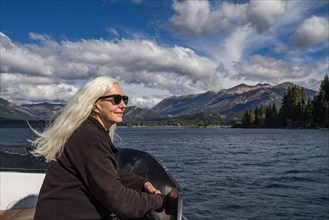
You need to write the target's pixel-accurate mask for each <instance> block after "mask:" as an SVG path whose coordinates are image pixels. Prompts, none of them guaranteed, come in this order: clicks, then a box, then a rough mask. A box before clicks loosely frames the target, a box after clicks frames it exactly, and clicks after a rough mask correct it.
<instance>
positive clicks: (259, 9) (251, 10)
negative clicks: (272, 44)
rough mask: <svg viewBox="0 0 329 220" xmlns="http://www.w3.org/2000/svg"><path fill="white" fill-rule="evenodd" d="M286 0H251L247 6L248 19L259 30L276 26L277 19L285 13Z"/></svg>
mask: <svg viewBox="0 0 329 220" xmlns="http://www.w3.org/2000/svg"><path fill="white" fill-rule="evenodd" d="M285 9H286V5H285V1H281V0H275V1H273V0H272V1H258V0H254V1H250V4H249V5H248V7H247V11H246V14H247V20H248V21H249V22H250V23H251V24H252V25H253V26H255V27H256V29H257V30H258V31H259V32H263V31H266V30H268V29H270V28H271V27H272V26H274V25H275V24H276V22H277V20H278V19H279V18H280V17H281V16H283V14H284V13H285V11H286V10H285Z"/></svg>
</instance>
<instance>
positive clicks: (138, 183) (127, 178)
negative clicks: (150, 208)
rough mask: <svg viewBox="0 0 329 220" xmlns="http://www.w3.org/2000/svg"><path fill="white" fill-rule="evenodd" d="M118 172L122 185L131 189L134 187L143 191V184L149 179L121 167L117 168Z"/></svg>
mask: <svg viewBox="0 0 329 220" xmlns="http://www.w3.org/2000/svg"><path fill="white" fill-rule="evenodd" d="M118 173H119V177H120V179H121V183H122V184H123V185H124V186H126V187H129V188H131V189H135V190H137V191H143V190H144V184H145V183H146V182H148V181H149V180H148V179H146V178H143V177H141V176H138V175H136V174H134V173H132V172H129V171H126V170H123V169H119V170H118Z"/></svg>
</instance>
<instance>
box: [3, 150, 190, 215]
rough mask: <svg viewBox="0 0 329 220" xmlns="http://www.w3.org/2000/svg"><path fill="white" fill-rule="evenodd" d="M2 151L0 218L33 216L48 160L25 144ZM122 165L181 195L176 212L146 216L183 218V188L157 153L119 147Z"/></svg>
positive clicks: (168, 190)
mask: <svg viewBox="0 0 329 220" xmlns="http://www.w3.org/2000/svg"><path fill="white" fill-rule="evenodd" d="M6 149H7V150H1V151H0V158H1V167H0V186H1V187H0V195H1V196H0V219H1V220H13V219H15V220H32V219H33V216H34V211H35V206H36V203H37V198H38V193H39V191H40V188H41V185H42V182H43V179H44V177H45V173H46V171H47V163H46V162H45V161H44V160H42V159H40V158H36V157H34V156H33V155H32V154H31V153H30V152H31V150H32V148H31V147H27V148H23V149H25V150H24V152H17V151H16V152H15V151H14V152H13V151H12V150H8V149H16V150H17V149H19V151H22V147H16V148H10V147H8V148H6ZM118 161H119V166H120V168H122V169H125V170H129V171H131V172H133V173H135V174H137V175H140V176H143V177H146V178H148V179H150V181H151V182H152V184H153V185H154V186H155V187H156V188H157V189H159V190H160V191H161V193H162V194H164V195H166V194H167V193H169V192H170V191H171V190H172V189H176V190H177V192H178V198H177V200H176V201H174V202H173V203H174V204H171V206H172V207H175V211H174V213H172V214H170V215H168V214H166V213H165V211H162V212H152V213H148V214H147V215H146V216H145V217H144V219H145V220H182V219H186V218H185V217H184V216H183V214H182V210H183V194H182V189H181V187H180V185H179V184H178V182H177V181H176V180H175V178H174V177H173V176H172V175H171V174H170V172H169V170H168V169H167V168H166V167H165V166H164V165H163V164H162V162H161V161H160V160H159V159H158V158H156V157H155V156H154V155H152V154H150V153H147V152H145V151H140V150H136V149H127V148H121V149H119V154H118Z"/></svg>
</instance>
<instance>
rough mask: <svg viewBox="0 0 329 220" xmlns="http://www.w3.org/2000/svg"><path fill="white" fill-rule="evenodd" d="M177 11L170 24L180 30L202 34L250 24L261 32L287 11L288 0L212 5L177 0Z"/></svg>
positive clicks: (175, 5)
mask: <svg viewBox="0 0 329 220" xmlns="http://www.w3.org/2000/svg"><path fill="white" fill-rule="evenodd" d="M172 7H173V9H174V11H175V12H176V13H175V15H173V16H172V17H171V18H170V20H169V22H168V27H169V28H170V29H172V30H174V31H175V32H176V33H180V34H185V35H191V36H198V35H208V34H215V33H218V32H221V31H232V30H234V29H236V28H239V27H242V26H245V25H250V26H252V27H255V28H256V30H258V31H259V32H263V31H266V30H268V29H270V28H271V27H272V26H274V25H275V24H276V22H277V20H278V19H279V18H280V17H281V16H282V15H283V14H284V13H285V12H286V2H285V1H282V0H275V1H257V0H255V1H250V3H245V4H242V3H238V4H234V3H232V2H226V1H224V2H222V3H221V4H218V5H214V6H211V5H210V3H209V2H208V1H183V2H180V1H174V2H173V5H172Z"/></svg>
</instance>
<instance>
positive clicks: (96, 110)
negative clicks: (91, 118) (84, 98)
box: [92, 103, 100, 113]
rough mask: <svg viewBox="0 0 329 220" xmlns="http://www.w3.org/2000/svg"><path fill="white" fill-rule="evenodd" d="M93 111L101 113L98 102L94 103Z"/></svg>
mask: <svg viewBox="0 0 329 220" xmlns="http://www.w3.org/2000/svg"><path fill="white" fill-rule="evenodd" d="M92 112H94V113H100V110H99V108H98V104H97V103H95V104H94V106H93V109H92Z"/></svg>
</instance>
